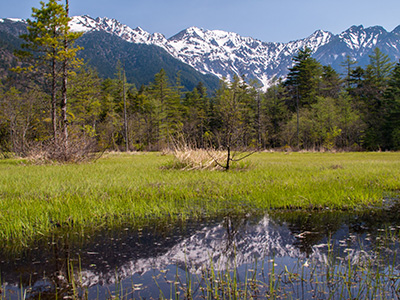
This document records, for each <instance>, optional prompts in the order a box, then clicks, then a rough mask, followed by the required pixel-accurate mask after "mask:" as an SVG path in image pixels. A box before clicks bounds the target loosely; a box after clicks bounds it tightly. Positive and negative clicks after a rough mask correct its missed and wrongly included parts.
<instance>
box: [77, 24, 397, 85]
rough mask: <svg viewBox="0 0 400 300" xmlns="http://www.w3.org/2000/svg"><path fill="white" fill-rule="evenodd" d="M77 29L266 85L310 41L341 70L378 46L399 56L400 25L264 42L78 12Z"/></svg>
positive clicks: (319, 54) (363, 59)
mask: <svg viewBox="0 0 400 300" xmlns="http://www.w3.org/2000/svg"><path fill="white" fill-rule="evenodd" d="M71 29H72V30H74V31H83V32H88V31H105V32H108V33H110V34H113V35H116V36H119V37H121V38H122V39H124V40H126V41H128V42H131V43H142V44H149V45H157V46H159V47H162V48H163V49H165V50H166V51H167V52H168V53H169V54H171V55H172V56H173V57H175V58H177V59H179V60H181V61H182V62H184V63H186V64H189V65H190V66H192V67H194V68H195V69H196V70H197V71H200V72H202V73H204V74H214V75H216V76H218V77H219V78H223V77H225V78H227V79H230V78H232V75H233V74H236V75H239V76H241V75H245V76H246V77H247V78H249V79H258V80H259V81H260V83H261V84H262V85H263V87H264V88H266V87H268V86H270V85H271V83H272V81H273V80H274V78H275V79H276V78H279V77H285V75H286V74H287V72H288V68H289V67H290V66H292V58H293V56H294V55H295V54H296V53H297V52H298V51H299V50H300V49H302V48H305V47H308V48H310V49H311V50H312V51H313V55H314V57H315V58H317V59H318V60H319V61H320V62H321V63H322V64H330V65H332V66H333V67H334V68H336V69H337V70H338V71H339V72H340V71H341V70H340V64H341V63H342V62H343V61H344V60H345V58H346V56H347V55H349V56H350V57H352V58H353V59H355V60H357V61H359V63H360V64H361V65H365V64H367V63H368V61H369V57H368V54H370V53H371V52H372V50H373V49H374V48H376V47H379V48H380V49H381V50H382V51H383V52H384V53H386V54H388V55H389V57H391V58H392V59H393V60H398V59H399V58H400V26H398V27H397V28H395V29H394V30H393V31H392V32H387V31H386V30H385V29H384V28H383V27H379V26H374V27H369V28H364V27H363V26H353V27H351V28H349V29H348V30H346V31H344V32H342V33H340V34H338V35H334V34H332V33H330V32H327V31H323V30H317V31H315V32H314V33H313V34H312V35H310V36H309V37H307V38H304V39H300V40H297V41H291V42H288V43H275V42H262V41H260V40H257V39H253V38H251V37H242V36H240V35H238V34H237V33H233V32H226V31H222V30H206V29H201V28H197V27H190V28H187V29H185V30H183V31H181V32H179V33H178V34H176V35H174V36H172V37H170V38H168V39H167V38H166V37H165V36H164V35H162V34H160V33H154V34H151V33H149V32H146V31H145V30H143V29H142V28H140V27H138V28H135V29H132V28H130V27H128V26H126V25H124V24H121V23H120V22H118V21H117V20H114V19H108V18H96V19H94V18H91V17H89V16H76V17H73V19H72V21H71Z"/></svg>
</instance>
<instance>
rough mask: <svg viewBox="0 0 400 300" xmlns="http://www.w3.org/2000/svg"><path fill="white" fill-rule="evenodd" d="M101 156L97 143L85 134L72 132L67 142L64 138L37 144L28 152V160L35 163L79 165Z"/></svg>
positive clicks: (60, 137)
mask: <svg viewBox="0 0 400 300" xmlns="http://www.w3.org/2000/svg"><path fill="white" fill-rule="evenodd" d="M99 156H101V153H100V152H99V149H98V146H97V141H96V139H95V138H94V137H91V136H89V135H88V134H86V133H85V132H79V131H75V132H71V133H70V135H69V137H68V141H67V142H66V141H65V139H64V138H63V137H62V136H59V137H57V139H56V140H55V139H51V140H48V141H44V142H40V143H36V144H35V145H34V146H32V147H31V149H30V150H29V152H28V155H27V159H28V160H29V161H31V162H33V163H38V164H41V163H53V162H57V163H79V162H86V161H91V160H95V159H97V158H98V157H99Z"/></svg>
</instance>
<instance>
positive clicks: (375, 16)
mask: <svg viewBox="0 0 400 300" xmlns="http://www.w3.org/2000/svg"><path fill="white" fill-rule="evenodd" d="M44 1H45V2H46V1H47V0H44ZM69 2H70V10H71V15H84V14H86V15H90V16H92V17H109V18H115V19H117V20H119V21H120V22H121V23H124V24H126V25H128V26H130V27H132V28H135V27H137V26H140V27H142V28H143V29H144V30H146V31H149V32H151V33H153V32H160V33H162V34H164V35H165V36H166V37H170V36H172V35H174V34H176V33H178V32H179V31H181V30H183V29H185V28H187V27H190V26H197V27H201V28H205V29H220V30H225V31H233V32H237V33H239V34H240V35H243V36H251V37H254V38H257V39H260V40H262V41H265V42H288V41H290V40H296V39H301V38H304V37H307V36H309V35H310V34H312V33H313V32H314V31H315V30H318V29H323V30H327V31H330V32H332V33H335V34H337V33H340V32H342V31H344V30H346V29H347V28H349V27H350V26H352V25H364V26H365V27H369V26H374V25H381V26H383V27H384V28H385V29H386V30H388V31H391V30H393V29H394V28H395V27H396V26H398V25H400V1H399V0H380V1H377V0H338V1H327V0H284V1H279V0H241V1H240V0H112V1H110V0H69ZM31 7H40V2H39V0H1V1H0V18H7V17H12V18H23V19H26V18H29V17H30V15H31Z"/></svg>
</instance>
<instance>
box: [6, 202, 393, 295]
mask: <svg viewBox="0 0 400 300" xmlns="http://www.w3.org/2000/svg"><path fill="white" fill-rule="evenodd" d="M399 208H400V206H397V205H395V206H391V207H390V208H388V209H380V210H368V211H358V212H353V211H352V212H333V211H328V210H327V211H316V212H304V211H290V212H289V211H277V212H270V213H269V214H266V215H263V216H241V217H238V216H224V217H220V218H216V219H213V220H202V221H192V222H185V223H181V224H158V225H156V226H147V227H143V228H141V229H139V230H138V229H132V228H130V227H128V226H125V227H123V228H120V229H118V230H115V229H114V230H106V231H104V232H98V233H92V234H90V235H86V236H85V238H84V239H82V238H79V237H71V236H68V235H64V236H59V237H54V238H53V239H52V240H51V241H46V242H45V243H43V242H42V243H38V245H37V247H34V248H33V249H29V250H27V251H24V253H19V254H18V255H15V254H14V255H12V254H10V253H6V252H5V251H2V252H0V254H1V257H0V272H1V273H0V275H1V277H0V279H1V285H0V287H1V289H0V299H21V298H27V299H55V298H56V297H57V298H58V299H71V298H73V297H74V296H75V297H76V296H79V297H83V298H88V299H109V298H112V297H116V298H123V299H138V298H146V299H151V298H159V297H166V298H170V297H172V298H175V297H176V296H177V297H179V298H185V297H187V296H188V295H189V296H190V297H193V298H210V299H211V298H216V295H217V294H218V293H219V295H220V296H221V297H223V296H224V295H225V297H228V298H229V293H230V294H231V295H234V294H235V288H232V287H233V286H234V285H235V284H237V287H236V286H235V287H236V295H239V296H241V297H244V295H245V294H246V295H248V297H250V296H253V297H256V298H274V297H276V298H280V299H348V298H352V299H354V298H356V299H364V298H369V299H397V298H398V297H400V291H399V288H400V279H399V270H400V255H399V253H398V252H399V250H400V249H399V240H400V238H399V236H400V218H399V212H400V209H399ZM71 275H73V276H71ZM245 283H247V284H245ZM218 284H219V286H218ZM21 286H22V287H23V288H22V289H21ZM189 287H190V288H189ZM207 289H208V292H207ZM210 290H212V292H210ZM232 290H233V292H232ZM216 293H217V294H216ZM212 295H213V296H212ZM211 296H212V297H211Z"/></svg>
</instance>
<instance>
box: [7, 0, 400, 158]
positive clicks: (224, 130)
mask: <svg viewBox="0 0 400 300" xmlns="http://www.w3.org/2000/svg"><path fill="white" fill-rule="evenodd" d="M32 11H33V13H32V19H31V20H29V19H28V20H27V22H28V33H27V34H25V35H23V36H21V37H22V39H23V40H24V44H23V45H22V50H21V51H18V52H17V53H16V56H17V57H18V58H19V59H20V61H21V63H20V65H19V66H18V67H16V68H14V71H15V73H14V74H13V75H12V76H9V77H7V78H3V79H2V81H1V86H0V154H3V156H6V155H8V154H9V153H14V154H16V155H18V156H22V157H24V156H25V157H26V156H32V155H33V156H35V155H37V156H46V157H48V158H50V159H56V160H66V161H70V160H74V159H77V158H79V157H85V156H87V155H89V153H96V152H99V151H100V152H101V151H102V150H104V149H110V150H130V151H135V150H136V151H160V150H163V149H166V148H172V147H174V146H176V144H177V142H182V141H183V142H184V143H185V144H186V145H190V146H191V147H193V148H203V149H204V148H205V149H211V148H213V149H228V150H229V149H232V150H237V149H241V150H243V149H246V151H248V150H249V149H270V148H272V149H281V150H288V149H290V150H300V149H305V150H345V151H361V150H367V151H375V150H399V149H400V63H396V62H393V61H391V60H390V59H389V57H388V56H387V55H385V54H384V53H383V52H381V51H380V50H379V49H378V48H376V49H374V51H373V54H372V55H370V63H369V64H368V65H367V66H366V67H364V68H363V67H361V66H358V65H357V62H356V61H354V60H353V59H352V58H351V57H346V58H345V59H344V61H343V64H342V66H343V70H344V74H339V73H338V72H337V71H335V70H334V69H333V68H332V67H331V66H323V65H321V64H320V63H319V62H318V61H317V60H315V59H314V58H313V57H312V56H311V54H312V53H311V50H310V49H308V48H305V49H302V50H300V51H299V52H298V53H297V55H296V56H295V57H294V58H293V67H291V68H290V69H289V73H288V76H287V78H286V79H277V80H275V81H274V82H273V85H272V86H271V87H269V88H268V90H267V91H266V92H263V91H262V90H261V88H260V86H259V84H258V83H257V82H253V81H252V80H250V79H248V78H244V77H238V76H234V77H233V79H232V81H227V80H221V82H220V87H219V88H218V89H217V90H216V91H207V90H206V88H205V87H204V85H203V84H202V83H201V82H199V84H198V85H197V86H196V87H195V88H194V89H193V90H192V91H185V90H184V88H183V86H182V85H181V83H180V75H179V72H178V73H177V74H176V78H168V77H167V75H166V73H165V71H164V70H160V72H159V73H158V74H155V76H154V82H153V83H150V84H148V85H142V86H140V87H135V86H134V85H132V84H129V83H128V82H126V78H125V70H124V66H123V64H121V63H120V64H119V66H118V68H117V69H116V71H115V72H116V74H115V77H114V78H107V79H101V78H100V77H99V76H98V74H97V72H96V70H95V69H93V68H91V67H89V66H88V65H87V64H85V62H83V61H82V60H80V59H78V57H77V53H78V51H79V50H80V48H79V47H77V46H75V45H74V41H75V40H76V39H77V38H78V37H79V36H80V35H81V34H80V33H73V32H71V31H70V30H69V26H68V21H69V20H70V19H69V17H68V1H67V2H66V4H65V5H62V4H59V3H57V1H56V0H49V2H48V3H42V6H41V8H39V9H36V8H33V9H32Z"/></svg>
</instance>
